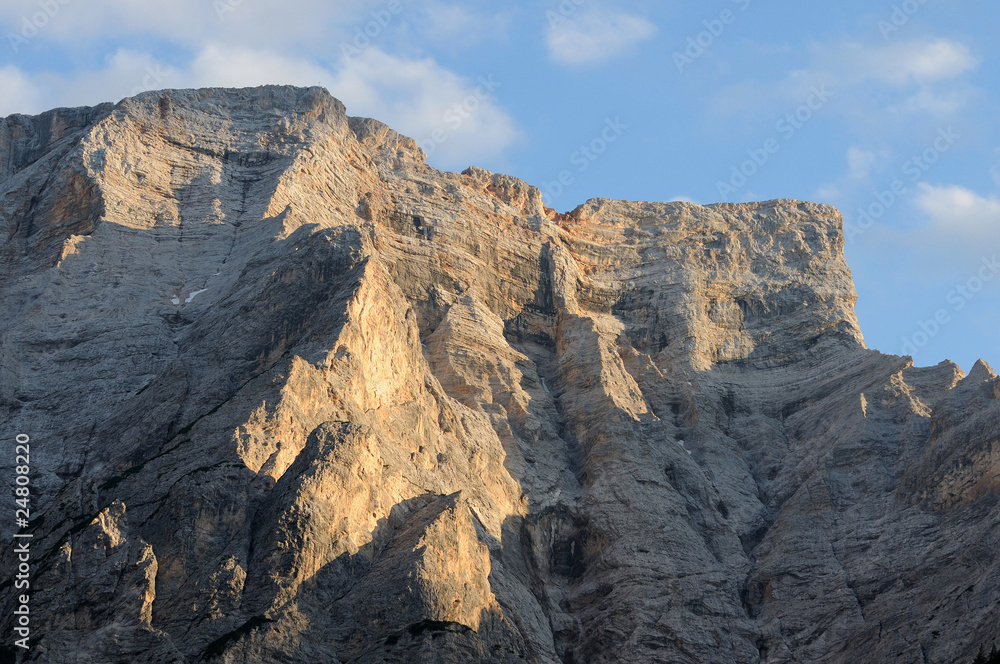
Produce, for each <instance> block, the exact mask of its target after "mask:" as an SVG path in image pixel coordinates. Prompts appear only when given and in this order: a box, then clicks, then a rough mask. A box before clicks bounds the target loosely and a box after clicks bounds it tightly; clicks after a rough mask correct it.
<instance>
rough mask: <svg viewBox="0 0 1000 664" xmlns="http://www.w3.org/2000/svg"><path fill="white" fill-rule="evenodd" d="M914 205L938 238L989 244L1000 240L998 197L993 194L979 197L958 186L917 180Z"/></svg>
mask: <svg viewBox="0 0 1000 664" xmlns="http://www.w3.org/2000/svg"><path fill="white" fill-rule="evenodd" d="M916 204H917V207H918V208H919V209H920V210H921V211H922V212H923V213H924V214H926V215H927V216H928V218H929V219H930V220H931V224H932V226H931V229H932V230H933V231H935V232H936V233H938V234H940V235H941V236H942V237H945V236H952V237H954V238H956V239H958V240H965V241H968V240H975V241H978V242H983V243H992V244H993V246H996V243H997V242H998V241H1000V199H998V198H996V197H995V196H990V197H986V196H981V195H979V194H977V193H976V192H974V191H972V190H970V189H967V188H965V187H961V186H958V185H951V186H933V185H929V184H927V183H921V184H920V185H919V191H918V192H917V197H916Z"/></svg>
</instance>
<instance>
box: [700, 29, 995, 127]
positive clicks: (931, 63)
mask: <svg viewBox="0 0 1000 664" xmlns="http://www.w3.org/2000/svg"><path fill="white" fill-rule="evenodd" d="M978 64H979V59H978V58H977V57H976V56H975V55H973V53H972V52H971V51H970V50H969V48H968V46H966V45H964V44H961V43H959V42H955V41H951V40H947V39H914V40H910V41H905V42H899V43H893V44H888V45H877V46H871V45H866V44H862V43H860V42H854V41H849V42H837V43H828V44H815V45H813V46H812V48H811V49H810V53H809V58H808V62H807V63H806V66H804V67H801V68H798V69H794V70H792V71H790V72H789V73H788V74H787V75H786V76H785V77H784V78H781V79H778V80H774V81H759V80H750V81H743V82H741V83H738V84H736V85H732V86H729V87H726V88H724V89H723V90H722V91H721V92H720V93H719V94H718V95H717V97H716V99H715V102H714V103H713V107H712V108H713V111H714V113H715V114H717V115H721V116H732V115H737V114H745V113H747V112H748V111H754V110H756V111H758V112H764V111H765V110H766V111H767V112H773V111H774V109H775V108H780V107H784V106H788V105H789V104H793V103H798V100H800V99H802V98H803V97H805V96H806V95H807V94H808V90H809V87H810V86H812V85H816V84H817V82H822V83H824V84H826V85H829V86H830V88H831V89H833V90H835V91H836V92H837V96H838V102H839V103H838V104H834V107H835V109H840V112H842V113H844V114H847V115H854V116H855V117H858V118H864V119H869V120H870V119H872V114H873V112H874V113H887V114H888V115H891V116H893V117H894V118H896V119H898V117H899V116H901V115H912V114H924V115H926V114H930V115H938V116H942V115H948V114H950V113H954V112H955V111H957V110H958V109H960V108H961V107H962V106H964V105H965V103H966V102H967V101H968V100H969V99H970V98H972V96H973V92H974V90H973V89H972V88H970V87H969V86H967V85H961V84H960V85H953V84H954V83H955V81H956V80H957V79H959V77H961V76H962V75H963V74H965V73H967V72H970V71H972V70H974V69H975V68H976V67H977V66H978ZM835 109H834V110H835Z"/></svg>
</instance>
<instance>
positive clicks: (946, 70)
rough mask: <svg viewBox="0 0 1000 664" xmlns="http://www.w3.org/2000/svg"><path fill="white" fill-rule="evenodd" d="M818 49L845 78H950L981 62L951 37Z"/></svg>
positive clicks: (825, 64)
mask: <svg viewBox="0 0 1000 664" xmlns="http://www.w3.org/2000/svg"><path fill="white" fill-rule="evenodd" d="M817 51H818V59H819V60H820V62H821V63H822V66H823V67H824V68H827V69H830V70H832V71H835V72H837V73H838V75H839V77H840V78H841V79H842V80H846V81H853V82H858V81H863V80H878V81H882V82H884V83H888V84H890V85H905V84H908V83H911V82H914V81H916V82H919V83H930V82H933V81H940V80H945V79H950V78H954V77H955V76H958V75H959V74H962V73H964V72H966V71H969V70H970V69H973V68H975V66H976V65H977V64H978V60H977V59H976V58H975V57H974V56H973V55H972V53H971V52H970V51H969V48H968V47H967V46H966V45H965V44H961V43H958V42H954V41H949V40H947V39H933V40H929V39H915V40H911V41H905V42H896V43H892V44H889V45H886V46H875V47H872V46H865V45H863V44H860V43H857V42H848V43H846V44H838V45H835V46H832V47H821V48H819V49H817Z"/></svg>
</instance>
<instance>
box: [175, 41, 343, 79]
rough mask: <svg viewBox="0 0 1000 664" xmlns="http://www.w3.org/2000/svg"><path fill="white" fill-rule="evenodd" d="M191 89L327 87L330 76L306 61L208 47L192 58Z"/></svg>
mask: <svg viewBox="0 0 1000 664" xmlns="http://www.w3.org/2000/svg"><path fill="white" fill-rule="evenodd" d="M186 77H187V78H188V80H189V81H190V83H189V85H191V86H192V87H233V88H242V87H252V86H257V85H269V84H280V85H301V86H306V87H308V86H311V85H329V83H330V82H331V81H332V79H333V76H332V74H331V73H330V72H329V71H328V70H326V69H324V68H323V67H319V66H317V65H315V64H312V63H311V62H309V61H308V60H305V59H300V58H293V57H288V56H284V55H280V54H277V53H274V52H271V51H267V50H263V49H252V48H244V47H233V46H223V45H220V44H209V45H207V46H206V47H205V48H204V49H202V50H201V52H200V53H198V55H197V56H196V57H195V59H194V61H193V62H192V63H191V69H190V72H189V73H188V74H187V76H186Z"/></svg>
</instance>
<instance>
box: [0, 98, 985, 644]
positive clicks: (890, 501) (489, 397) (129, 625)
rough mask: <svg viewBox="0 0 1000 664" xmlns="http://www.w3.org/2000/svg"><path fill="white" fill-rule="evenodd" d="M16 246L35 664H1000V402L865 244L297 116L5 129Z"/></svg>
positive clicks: (289, 101)
mask: <svg viewBox="0 0 1000 664" xmlns="http://www.w3.org/2000/svg"><path fill="white" fill-rule="evenodd" d="M0 237H2V238H3V239H4V242H3V245H2V248H0V302H2V306H3V311H4V312H5V314H6V315H5V316H3V317H0V421H2V422H3V430H4V431H5V432H6V433H5V438H6V439H10V440H13V438H14V436H15V435H16V434H24V435H27V436H29V437H30V438H31V440H32V450H31V451H32V457H31V464H32V465H31V468H32V473H33V476H32V491H33V494H32V508H31V509H32V516H33V520H32V522H31V523H32V525H31V526H30V529H31V530H32V532H33V535H34V537H33V539H32V542H33V543H32V547H33V551H34V552H35V553H33V554H32V555H34V556H37V558H36V560H38V561H39V562H38V566H37V567H35V568H33V572H32V574H33V577H32V589H33V590H32V596H31V602H32V609H31V610H32V616H33V617H32V621H33V622H32V625H33V634H36V635H37V637H38V640H37V641H35V642H34V645H33V647H32V649H31V651H30V653H29V654H28V655H27V659H25V661H45V662H71V661H74V662H75V661H80V659H81V658H85V659H88V661H95V662H98V661H99V662H108V663H115V662H122V663H123V664H124V663H126V662H128V663H129V664H132V663H134V662H145V661H148V662H200V661H220V662H232V663H236V662H242V663H248V664H249V663H250V662H254V663H260V662H264V663H267V662H286V661H325V662H343V663H345V664H346V663H347V662H357V663H362V662H364V663H375V662H484V663H485V662H525V661H527V662H539V663H543V662H544V663H551V664H569V663H574V664H582V663H583V662H588V663H593V664H600V663H611V662H690V663H692V664H693V663H696V662H697V663H701V662H720V663H737V662H739V663H745V662H755V663H756V662H768V663H775V664H777V663H779V662H806V661H808V662H852V663H853V662H860V663H865V662H872V663H874V662H879V663H882V662H900V663H901V664H902V663H904V662H905V663H907V664H909V663H910V662H914V661H931V662H954V661H963V658H964V659H968V660H970V661H971V659H972V657H974V656H975V653H976V652H977V651H978V649H979V647H980V646H981V645H983V644H987V645H988V644H989V643H991V641H990V639H992V638H993V637H994V636H995V633H996V632H995V628H996V625H997V624H998V619H1000V614H998V612H1000V608H998V605H997V603H996V597H997V596H998V592H1000V566H998V560H1000V559H998V556H997V553H996V552H997V551H998V550H1000V549H998V548H997V546H995V545H996V542H995V541H994V540H995V534H996V533H997V532H1000V528H998V525H1000V524H998V519H1000V516H998V515H1000V510H997V509H996V507H997V501H998V495H1000V486H998V481H997V478H998V477H1000V447H998V445H997V434H996V432H997V431H1000V405H998V400H1000V379H998V378H997V377H996V375H995V374H994V373H993V371H992V370H991V369H990V368H989V367H988V365H986V364H985V363H979V364H977V365H976V366H975V367H974V368H973V370H972V371H971V372H970V373H969V375H968V376H964V375H963V374H962V371H961V369H959V368H958V367H957V366H956V365H954V364H952V363H942V364H941V365H939V366H937V367H929V368H918V367H914V366H913V363H912V359H911V358H904V357H896V356H891V355H884V354H881V353H879V352H877V351H875V350H870V349H868V348H866V346H865V343H864V340H863V337H862V334H861V330H860V328H859V325H858V322H857V319H856V317H855V315H854V311H853V307H854V303H855V301H856V297H857V296H856V292H855V289H854V285H853V282H852V278H851V273H850V270H849V268H848V266H847V263H846V261H845V258H844V253H843V250H844V234H843V219H842V217H841V215H840V213H839V212H838V211H837V210H835V209H834V208H831V207H829V206H825V205H819V204H815V203H807V202H800V201H793V200H775V201H768V202H763V203H746V204H717V205H708V206H701V205H696V204H691V203H651V202H630V201H613V200H606V199H592V200H589V201H587V202H585V203H583V204H582V205H580V206H578V207H577V208H575V209H574V210H572V211H569V212H556V211H554V210H550V209H548V208H546V207H545V205H544V203H543V200H542V196H541V193H540V191H539V190H538V189H537V188H536V187H534V186H531V185H530V184H527V183H525V182H523V181H521V180H518V179H516V178H513V177H510V176H507V175H502V174H496V173H491V172H489V171H486V170H484V169H481V168H478V167H470V168H468V169H466V170H465V171H463V172H462V173H446V172H441V171H438V170H436V169H434V168H433V167H431V166H429V165H428V164H427V163H426V156H425V154H424V153H423V151H422V150H421V149H420V148H419V146H418V145H417V144H416V142H415V141H413V140H412V139H410V138H408V137H406V136H403V135H401V134H399V133H397V132H395V131H394V130H392V129H391V128H389V127H387V126H386V125H384V124H382V123H380V122H377V121H376V120H371V119H366V118H353V117H348V116H347V114H346V110H345V108H344V106H343V104H341V103H340V102H339V101H337V100H336V99H335V98H334V97H333V96H331V95H330V94H329V93H328V92H327V91H325V90H323V89H321V88H308V89H301V88H293V87H278V86H267V87H263V88H255V89H248V90H231V89H226V90H221V89H208V90H180V91H165V92H149V93H143V94H141V95H139V96H137V97H134V98H131V99H126V100H124V101H122V102H120V103H119V104H117V105H111V104H105V105H101V106H98V107H94V108H87V109H58V110H55V111H50V112H48V113H45V114H42V115H40V116H37V117H26V116H11V117H8V118H5V119H3V120H0ZM8 470H9V468H8ZM14 565H15V562H14V557H13V554H12V552H11V550H10V549H9V547H8V549H5V550H4V552H3V553H2V554H0V569H4V570H11V569H15V566H14ZM5 581H6V583H4V582H5ZM0 585H2V586H3V587H5V588H7V590H6V591H5V592H4V593H2V594H0V609H2V611H3V612H2V614H0V615H3V616H6V618H4V620H5V621H7V622H6V623H5V624H6V625H7V627H6V628H7V629H8V630H9V629H10V627H11V622H10V621H11V617H12V616H13V615H14V614H13V609H14V602H16V601H17V599H16V597H15V594H14V592H13V591H12V587H13V580H12V579H10V580H7V579H6V578H5V577H0Z"/></svg>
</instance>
